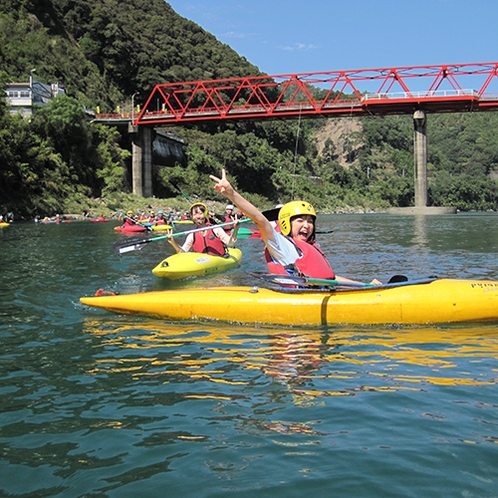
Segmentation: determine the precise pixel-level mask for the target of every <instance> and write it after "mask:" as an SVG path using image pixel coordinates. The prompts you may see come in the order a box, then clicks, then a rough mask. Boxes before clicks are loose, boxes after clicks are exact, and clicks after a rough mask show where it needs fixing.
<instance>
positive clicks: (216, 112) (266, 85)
mask: <svg viewBox="0 0 498 498" xmlns="http://www.w3.org/2000/svg"><path fill="white" fill-rule="evenodd" d="M493 91H494V92H495V93H493ZM417 110H422V111H426V112H428V113H440V112H465V111H496V110H498V62H485V63H476V64H447V65H438V66H406V67H398V68H378V69H359V70H349V71H331V72H324V73H303V74H284V75H278V76H247V77H244V78H227V79H220V80H206V81H189V82H184V83H165V84H159V85H156V86H155V87H154V89H153V90H152V92H151V94H150V96H149V97H148V99H147V101H146V103H145V105H144V106H143V108H142V110H141V112H140V113H138V114H137V115H136V119H133V121H134V123H135V124H136V125H168V124H175V125H178V124H182V123H195V122H207V121H220V120H238V119H258V120H263V119H279V118H288V119H289V118H297V117H299V116H301V117H320V116H322V117H334V116H337V117H339V116H369V115H387V114H412V113H413V112H415V111H417ZM98 117H101V118H103V117H104V115H101V116H98Z"/></svg>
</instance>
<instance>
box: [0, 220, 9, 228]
mask: <svg viewBox="0 0 498 498" xmlns="http://www.w3.org/2000/svg"><path fill="white" fill-rule="evenodd" d="M8 226H10V223H5V221H2V222H1V223H0V227H8Z"/></svg>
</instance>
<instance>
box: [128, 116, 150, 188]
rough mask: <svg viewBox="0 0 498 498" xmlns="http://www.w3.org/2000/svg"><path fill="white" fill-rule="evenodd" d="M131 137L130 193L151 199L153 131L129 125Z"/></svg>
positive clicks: (145, 127)
mask: <svg viewBox="0 0 498 498" xmlns="http://www.w3.org/2000/svg"><path fill="white" fill-rule="evenodd" d="M128 132H129V133H130V135H131V137H132V146H131V152H132V172H131V178H132V191H133V193H134V194H136V195H139V196H141V197H152V141H153V132H154V130H153V129H152V128H151V127H148V126H135V125H133V124H131V123H130V124H129V126H128Z"/></svg>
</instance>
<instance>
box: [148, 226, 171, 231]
mask: <svg viewBox="0 0 498 498" xmlns="http://www.w3.org/2000/svg"><path fill="white" fill-rule="evenodd" d="M150 228H152V230H154V232H162V231H163V230H173V227H172V226H171V225H152V226H151V227H150Z"/></svg>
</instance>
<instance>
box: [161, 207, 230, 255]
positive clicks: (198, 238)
mask: <svg viewBox="0 0 498 498" xmlns="http://www.w3.org/2000/svg"><path fill="white" fill-rule="evenodd" d="M190 218H191V219H192V221H193V222H194V223H195V224H196V228H204V227H209V225H210V221H209V211H208V208H207V206H206V205H205V204H203V203H202V202H196V203H194V204H192V206H190ZM238 229H239V227H238V221H235V222H234V230H233V232H232V235H228V234H227V233H226V232H225V230H223V228H220V227H216V226H213V228H207V229H206V230H203V231H201V232H194V233H189V234H188V235H187V238H186V239H185V242H184V243H183V245H182V246H181V247H180V246H179V245H178V244H177V243H176V242H175V239H174V238H173V236H172V235H171V234H170V235H169V236H168V242H169V243H170V244H171V245H172V246H173V247H174V248H175V250H176V252H188V251H190V250H192V251H193V252H199V253H204V254H212V255H214V256H225V254H227V247H232V246H233V245H234V244H235V241H236V240H237V231H238Z"/></svg>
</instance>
